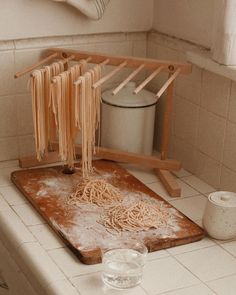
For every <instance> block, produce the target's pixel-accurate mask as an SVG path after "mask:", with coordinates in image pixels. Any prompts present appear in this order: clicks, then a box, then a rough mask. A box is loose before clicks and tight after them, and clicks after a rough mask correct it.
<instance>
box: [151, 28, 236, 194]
mask: <svg viewBox="0 0 236 295" xmlns="http://www.w3.org/2000/svg"><path fill="white" fill-rule="evenodd" d="M196 47H198V46H197V45H194V44H190V43H188V42H185V41H182V40H178V39H176V38H172V37H169V36H166V35H163V34H160V33H158V32H151V33H149V35H148V47H147V56H148V57H154V58H163V59H170V60H178V61H186V52H187V51H189V50H193V49H195V48H196ZM161 82H162V77H161V78H159V79H156V81H154V83H153V84H152V85H151V88H152V90H155V91H157V89H158V87H160V85H161ZM163 100H164V99H163V98H162V100H160V102H159V104H158V107H157V118H158V117H160V118H161V116H162V111H163ZM156 121H157V126H156V127H157V128H156V129H157V135H158V134H159V132H158V131H160V130H159V129H160V128H159V126H161V122H159V121H161V120H159V119H157V120H156ZM158 138H159V136H157V138H156V146H157V147H158ZM235 151H236V83H235V82H232V81H231V80H230V79H227V78H225V77H223V76H220V75H217V74H214V73H212V72H209V71H206V70H203V69H201V68H198V67H197V66H195V65H193V70H192V73H191V74H190V75H188V76H181V77H179V78H178V79H177V81H176V85H175V91H174V113H173V119H172V129H171V138H170V156H171V157H174V158H177V159H179V160H181V161H182V164H183V166H184V167H185V168H186V169H187V170H189V171H190V172H192V173H194V174H195V175H197V176H198V177H199V178H201V179H203V180H204V181H206V182H208V183H209V184H210V185H212V186H214V187H216V188H217V189H225V190H232V191H236V153H235Z"/></svg>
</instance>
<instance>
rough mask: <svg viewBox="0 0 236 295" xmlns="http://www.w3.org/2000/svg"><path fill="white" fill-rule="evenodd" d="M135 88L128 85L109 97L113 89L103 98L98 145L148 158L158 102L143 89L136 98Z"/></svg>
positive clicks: (131, 83)
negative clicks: (140, 154) (141, 154)
mask: <svg viewBox="0 0 236 295" xmlns="http://www.w3.org/2000/svg"><path fill="white" fill-rule="evenodd" d="M135 88H136V85H135V83H134V82H129V83H128V84H127V85H126V86H125V87H124V88H123V89H122V90H121V91H120V92H119V93H118V94H117V95H112V91H113V89H111V90H107V91H105V92H104V93H103V94H102V101H103V103H102V125H101V144H102V146H103V147H107V148H112V149H116V150H123V151H127V152H133V153H143V154H146V155H151V154H152V148H153V134H154V122H155V109H156V102H157V98H156V97H155V94H154V93H152V92H150V91H147V90H145V89H143V90H142V91H140V92H139V93H138V94H137V95H135V94H133V91H134V89H135Z"/></svg>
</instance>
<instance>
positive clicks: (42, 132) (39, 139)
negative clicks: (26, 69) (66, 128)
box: [30, 61, 64, 161]
mask: <svg viewBox="0 0 236 295" xmlns="http://www.w3.org/2000/svg"><path fill="white" fill-rule="evenodd" d="M63 71H64V64H63V62H61V61H59V62H56V63H53V64H51V65H50V66H46V67H44V68H43V69H40V70H35V71H34V72H33V73H32V74H31V79H30V82H31V96H32V114H33V124H34V134H35V150H36V155H37V159H38V160H39V161H40V160H41V159H42V158H43V156H44V155H45V154H46V153H47V151H48V145H49V142H50V140H53V139H55V121H54V118H53V114H52V111H51V109H50V99H51V78H52V77H53V76H55V75H58V74H59V73H61V72H63Z"/></svg>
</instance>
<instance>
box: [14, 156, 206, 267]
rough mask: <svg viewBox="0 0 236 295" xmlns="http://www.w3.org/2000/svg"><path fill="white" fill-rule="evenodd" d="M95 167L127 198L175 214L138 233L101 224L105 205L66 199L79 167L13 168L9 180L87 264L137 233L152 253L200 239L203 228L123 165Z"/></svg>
mask: <svg viewBox="0 0 236 295" xmlns="http://www.w3.org/2000/svg"><path fill="white" fill-rule="evenodd" d="M94 166H95V167H96V169H97V170H98V172H99V175H101V176H102V177H103V178H105V179H106V180H107V181H108V182H109V183H111V184H112V185H114V186H116V187H118V188H119V189H120V190H121V191H122V194H123V195H124V202H125V203H127V204H128V203H129V202H131V203H132V202H133V201H139V200H141V199H142V200H149V201H151V202H153V203H159V202H162V205H163V206H165V207H167V208H168V210H169V212H171V215H172V218H171V219H170V220H168V221H167V226H166V228H164V229H163V228H162V229H150V230H147V231H139V232H134V233H130V232H123V233H116V232H114V231H112V230H107V229H106V228H105V227H104V226H103V225H102V224H100V223H99V222H98V221H99V218H100V214H101V213H102V212H103V210H104V209H103V208H100V207H97V206H96V205H94V204H84V205H81V206H80V207H75V206H71V205H70V206H69V205H67V202H66V198H67V196H68V195H70V194H71V193H72V192H73V191H74V189H75V187H76V185H77V184H78V182H79V181H80V180H81V170H80V168H79V166H77V167H76V172H75V173H74V174H64V173H63V167H62V166H54V167H49V168H36V169H27V170H21V171H15V172H13V173H12V176H11V179H12V181H13V183H14V184H15V185H16V186H17V187H18V189H19V190H20V191H21V192H22V193H23V194H24V195H25V197H26V198H27V199H28V200H29V201H30V203H31V204H32V205H33V206H34V207H35V209H36V210H37V211H38V212H39V214H40V215H41V216H43V217H44V219H45V220H46V221H47V223H48V224H49V225H50V226H51V227H52V228H53V230H54V231H55V232H56V233H57V234H59V236H60V237H61V238H62V239H63V240H64V242H65V243H66V244H67V245H68V247H69V248H70V249H71V250H72V251H73V252H74V253H75V254H76V255H77V256H78V258H79V259H80V260H81V261H82V262H83V263H85V264H95V263H99V262H100V261H101V249H103V248H105V247H106V246H107V245H108V243H109V241H110V240H111V239H116V238H136V239H139V240H143V241H144V243H145V244H146V246H147V247H148V250H149V251H150V252H152V251H156V250H159V249H164V248H168V247H173V246H176V245H182V244H186V243H190V242H194V241H197V240H200V239H201V238H203V237H204V231H203V229H202V228H200V227H199V226H198V225H196V224H195V223H194V222H192V221H191V220H190V219H189V218H187V217H186V216H184V215H183V214H182V213H180V212H179V211H178V210H176V209H175V208H174V207H173V206H172V205H170V204H169V203H167V202H166V201H165V200H163V199H162V198H161V197H160V196H158V195H157V194H156V193H154V192H153V191H152V190H151V189H149V188H148V187H147V186H145V185H144V184H143V183H142V182H140V181H139V180H138V179H136V178H135V177H134V176H132V175H131V174H130V173H128V172H127V171H126V170H125V169H123V168H122V167H120V166H119V165H117V164H115V163H114V162H110V161H100V160H99V161H94Z"/></svg>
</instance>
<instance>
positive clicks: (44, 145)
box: [31, 60, 101, 177]
mask: <svg viewBox="0 0 236 295" xmlns="http://www.w3.org/2000/svg"><path fill="white" fill-rule="evenodd" d="M52 78H53V79H54V84H53V86H52V84H51V80H52ZM78 78H80V79H81V84H80V85H79V84H78V85H74V82H75V81H76V80H77V79H78ZM100 78H101V68H100V66H99V65H97V66H95V67H94V68H93V69H90V70H88V66H87V62H86V61H85V60H81V61H80V62H79V63H77V64H76V65H74V66H72V67H70V68H69V69H68V70H67V71H65V70H64V63H63V62H62V61H60V62H57V63H53V64H52V65H50V66H46V67H44V68H43V69H41V70H35V71H34V72H33V73H32V75H31V93H32V109H33V122H34V133H35V147H36V154H37V159H38V160H39V161H40V160H41V159H42V158H43V156H44V155H45V154H46V153H47V151H48V147H49V145H50V142H51V141H53V140H55V139H56V137H57V138H58V141H59V156H60V159H61V160H62V161H63V162H64V163H65V164H67V165H68V166H69V167H70V168H72V167H73V166H74V161H75V143H76V139H77V137H78V134H79V133H80V132H81V137H82V172H83V177H88V176H89V175H91V173H92V170H93V168H92V156H93V154H94V153H95V141H96V130H99V129H100V103H101V87H97V88H96V89H94V88H93V87H92V85H93V84H94V83H95V82H97V81H98V80H99V79H100ZM99 137H100V136H99Z"/></svg>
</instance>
